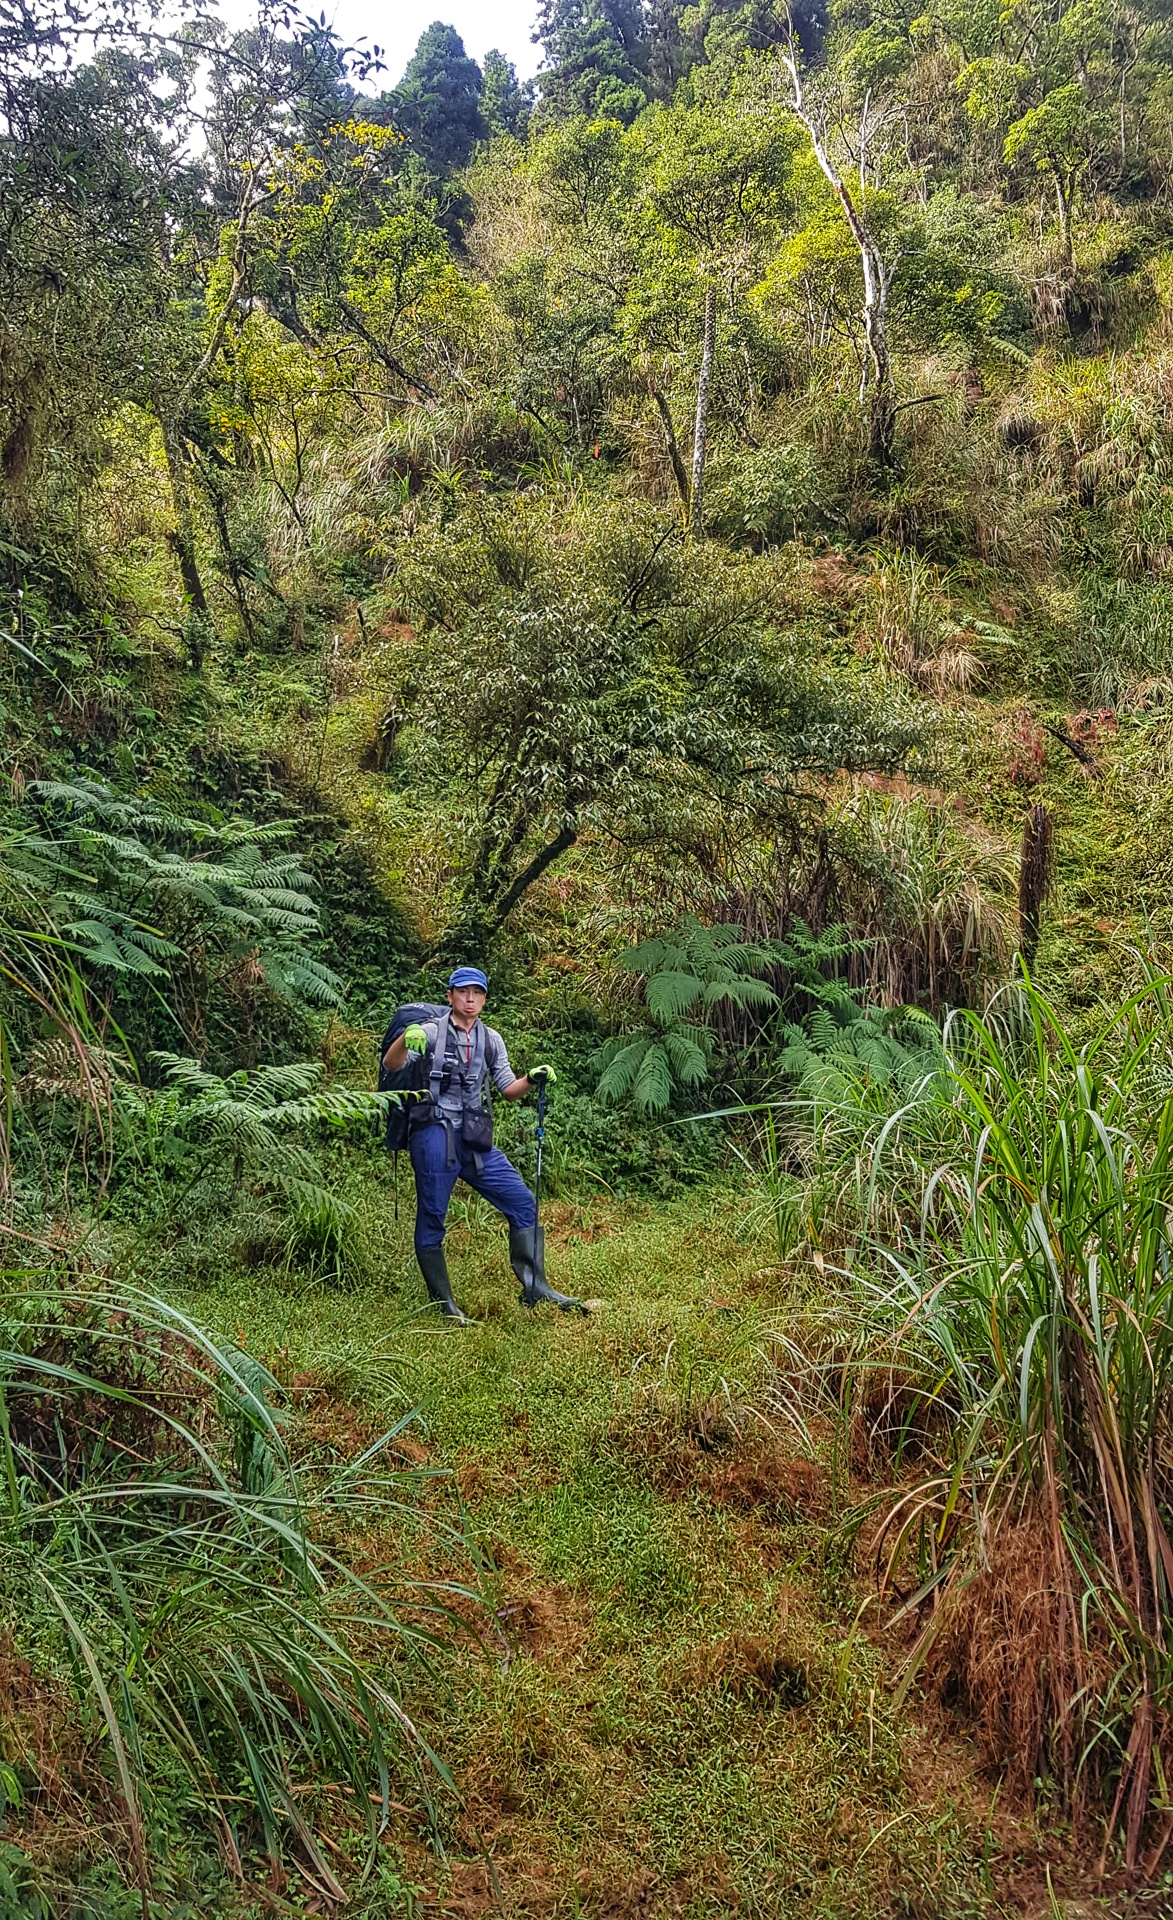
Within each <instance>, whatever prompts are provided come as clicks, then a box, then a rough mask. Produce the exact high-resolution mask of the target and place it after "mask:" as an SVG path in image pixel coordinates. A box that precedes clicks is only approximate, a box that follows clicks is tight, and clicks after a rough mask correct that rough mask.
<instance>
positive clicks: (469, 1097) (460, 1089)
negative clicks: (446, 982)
mask: <svg viewBox="0 0 1173 1920" xmlns="http://www.w3.org/2000/svg"><path fill="white" fill-rule="evenodd" d="M439 1031H440V1023H439V1021H438V1020H425V1022H424V1032H425V1033H426V1034H427V1036H428V1050H427V1053H426V1054H425V1056H424V1076H425V1078H426V1077H427V1075H428V1074H430V1073H431V1071H432V1062H433V1060H434V1059H435V1057H436V1039H437V1036H438V1034H439ZM484 1033H485V1073H486V1074H487V1075H489V1076H490V1077H491V1079H492V1082H493V1085H494V1086H495V1087H496V1089H497V1091H498V1093H504V1091H505V1089H506V1087H511V1086H512V1085H513V1082H514V1081H515V1080H516V1078H517V1075H516V1074H515V1073H514V1071H513V1068H512V1067H511V1066H510V1064H509V1055H508V1054H507V1053H506V1051H505V1042H504V1040H502V1038H501V1035H500V1034H499V1033H498V1032H497V1030H496V1028H495V1027H485V1029H484ZM475 1051H476V1028H475V1027H470V1028H469V1030H468V1032H467V1033H465V1031H464V1029H463V1028H462V1027H458V1026H457V1024H456V1022H455V1020H450V1021H449V1022H448V1053H447V1058H446V1062H445V1064H446V1065H447V1067H448V1070H449V1072H450V1073H451V1076H452V1078H451V1080H450V1081H449V1083H448V1089H447V1091H446V1092H443V1093H441V1095H440V1108H441V1111H442V1112H443V1114H444V1117H445V1119H446V1120H447V1121H448V1123H449V1125H450V1126H452V1127H454V1128H456V1129H459V1128H460V1127H461V1126H462V1125H463V1120H464V1108H465V1104H466V1103H467V1104H468V1105H469V1106H475V1105H477V1103H478V1102H479V1100H480V1096H481V1089H480V1087H474V1086H470V1085H468V1081H467V1075H468V1069H469V1068H470V1067H471V1065H472V1057H473V1054H474V1053H475Z"/></svg>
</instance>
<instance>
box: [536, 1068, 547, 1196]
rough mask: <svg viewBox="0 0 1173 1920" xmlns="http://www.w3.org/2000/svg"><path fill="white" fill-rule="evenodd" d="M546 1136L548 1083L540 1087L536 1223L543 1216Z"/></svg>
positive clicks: (543, 1083)
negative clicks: (543, 1152) (543, 1157)
mask: <svg viewBox="0 0 1173 1920" xmlns="http://www.w3.org/2000/svg"><path fill="white" fill-rule="evenodd" d="M545 1138H546V1083H545V1081H544V1080H543V1081H542V1084H541V1086H540V1087H539V1088H538V1164H537V1166H536V1168H535V1170H534V1225H535V1227H536V1226H537V1224H538V1221H539V1220H540V1219H541V1217H542V1142H543V1141H544V1140H545Z"/></svg>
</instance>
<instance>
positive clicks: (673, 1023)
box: [599, 916, 778, 1113]
mask: <svg viewBox="0 0 1173 1920" xmlns="http://www.w3.org/2000/svg"><path fill="white" fill-rule="evenodd" d="M777 964H778V955H777V951H776V949H775V948H774V947H773V946H769V945H762V944H760V943H755V942H754V941H751V940H747V939H746V937H745V935H744V933H743V932H742V930H741V928H740V927H734V926H717V927H706V926H703V925H702V924H701V922H700V921H699V920H696V919H693V918H692V917H691V916H689V917H686V918H685V919H683V920H682V921H681V922H680V923H679V925H678V926H677V927H675V928H673V929H671V930H670V931H668V932H666V933H662V934H657V935H656V936H655V937H654V938H652V939H649V940H643V941H641V942H640V944H639V945H638V946H637V947H633V948H632V949H631V951H630V952H628V953H625V954H624V955H623V957H622V959H621V961H620V965H621V966H622V967H625V968H627V969H628V970H630V971H631V972H634V973H641V974H643V976H644V980H643V997H644V1005H645V1007H646V1009H647V1020H646V1024H645V1026H644V1029H643V1031H642V1032H641V1033H639V1034H637V1035H634V1036H633V1035H631V1034H626V1035H619V1036H616V1037H615V1038H614V1039H612V1040H609V1041H608V1042H607V1044H606V1046H605V1047H604V1049H603V1053H602V1068H603V1071H602V1075H601V1077H600V1080H599V1093H600V1095H601V1097H602V1098H603V1099H604V1100H611V1101H618V1100H624V1099H630V1100H631V1101H632V1103H633V1105H634V1106H636V1107H637V1108H638V1109H639V1110H640V1111H641V1112H642V1113H664V1112H666V1111H667V1109H668V1108H669V1106H670V1105H671V1103H672V1100H673V1097H674V1095H676V1094H685V1093H688V1092H689V1091H691V1090H692V1089H693V1088H694V1087H698V1086H700V1085H701V1084H702V1082H703V1081H704V1080H705V1079H707V1077H708V1074H709V1070H710V1065H711V1062H712V1054H713V1035H712V1032H711V1030H710V1028H709V1026H708V1025H707V1017H708V1016H709V1015H710V1014H711V1013H712V1012H713V1011H714V1010H715V1009H716V1008H718V1007H720V1006H722V1005H725V1006H732V1007H735V1008H737V1009H738V1010H739V1011H740V1012H745V1011H748V1010H749V1009H751V1008H759V1009H761V1010H762V1011H763V1012H769V1011H771V1010H772V1009H773V1008H775V1007H776V1006H777V1004H778V996H777V994H776V993H775V992H774V991H773V989H772V988H771V987H769V986H767V985H766V983H765V982H764V981H763V980H762V979H761V978H760V976H761V975H762V974H763V973H765V972H766V971H767V970H768V969H769V968H771V967H773V966H776V965H777Z"/></svg>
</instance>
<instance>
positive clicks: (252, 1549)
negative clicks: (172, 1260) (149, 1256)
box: [0, 1275, 465, 1916]
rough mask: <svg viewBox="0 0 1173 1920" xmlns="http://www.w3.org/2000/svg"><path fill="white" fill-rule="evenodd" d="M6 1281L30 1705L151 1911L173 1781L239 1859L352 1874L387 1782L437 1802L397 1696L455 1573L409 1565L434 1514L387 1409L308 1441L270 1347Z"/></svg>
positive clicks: (14, 1583) (89, 1287) (276, 1872)
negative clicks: (72, 1758)
mask: <svg viewBox="0 0 1173 1920" xmlns="http://www.w3.org/2000/svg"><path fill="white" fill-rule="evenodd" d="M6 1288H7V1292H6V1298H5V1304H4V1307H3V1312H2V1316H0V1638H2V1639H3V1641H4V1642H5V1644H6V1645H8V1646H9V1647H11V1649H12V1650H13V1651H14V1653H15V1654H16V1655H17V1657H18V1661H19V1662H21V1663H24V1664H25V1668H26V1670H27V1672H28V1674H29V1689H30V1710H32V1708H33V1707H35V1702H36V1699H37V1698H39V1697H40V1696H42V1695H44V1694H45V1693H46V1691H47V1690H54V1689H55V1690H56V1691H57V1692H58V1693H61V1692H62V1691H64V1693H65V1696H66V1698H67V1700H68V1699H71V1700H72V1706H71V1708H70V1712H71V1715H72V1718H73V1720H74V1723H75V1727H76V1730H77V1740H78V1741H80V1742H81V1746H82V1748H83V1750H84V1752H85V1754H86V1756H88V1757H87V1758H86V1762H85V1766H84V1768H83V1770H82V1775H83V1779H82V1782H81V1783H79V1784H78V1787H77V1792H78V1794H79V1796H80V1797H81V1799H82V1800H83V1801H88V1802H90V1803H91V1808H90V1811H91V1813H92V1814H96V1815H97V1816H98V1817H100V1819H101V1822H102V1825H103V1826H105V1827H106V1828H107V1830H108V1837H109V1840H110V1843H111V1846H112V1849H113V1852H114V1856H115V1860H116V1861H117V1863H118V1865H119V1866H121V1867H123V1868H124V1869H126V1870H127V1871H128V1874H129V1877H130V1878H131V1879H132V1881H133V1882H134V1883H136V1884H137V1887H138V1890H139V1893H140V1896H141V1900H142V1906H143V1913H144V1916H145V1915H146V1913H147V1910H148V1902H149V1900H150V1898H151V1896H152V1892H153V1887H154V1883H155V1881H156V1879H157V1877H158V1875H159V1872H160V1867H161V1862H160V1858H159V1852H158V1849H159V1845H160V1844H161V1842H160V1838H159V1835H160V1832H161V1831H163V1830H165V1821H166V1810H167V1808H168V1806H170V1805H172V1804H174V1802H175V1797H176V1794H177V1793H178V1796H179V1803H180V1804H181V1805H182V1808H183V1812H184V1820H185V1826H186V1828H187V1830H188V1831H189V1832H191V1833H192V1834H196V1833H198V1832H199V1831H200V1830H201V1829H203V1830H204V1831H205V1832H206V1833H207V1834H208V1836H209V1838H211V1837H212V1836H215V1837H216V1838H218V1841H219V1844H220V1848H221V1851H222V1855H223V1858H224V1860H225V1862H226V1865H227V1866H228V1868H229V1870H230V1871H231V1872H232V1873H234V1874H235V1875H236V1876H237V1877H238V1878H240V1879H241V1880H247V1879H249V1878H251V1876H252V1873H253V1872H254V1871H255V1868H256V1866H257V1865H258V1864H259V1863H260V1862H263V1861H265V1860H267V1861H268V1866H269V1877H270V1882H271V1884H272V1885H273V1886H277V1885H279V1884H280V1882H281V1879H282V1878H283V1877H284V1875H285V1874H286V1873H287V1872H293V1873H295V1874H296V1875H298V1876H299V1877H300V1879H301V1880H302V1882H303V1883H304V1884H305V1885H306V1886H307V1887H308V1888H309V1890H310V1891H311V1893H312V1894H313V1895H314V1897H315V1898H317V1899H318V1900H319V1901H324V1902H326V1903H333V1902H337V1901H341V1900H343V1899H344V1898H345V1897H346V1886H345V1880H344V1879H343V1878H340V1870H339V1861H340V1860H344V1861H348V1862H350V1863H353V1864H355V1865H357V1864H358V1863H359V1862H361V1858H362V1853H363V1847H364V1836H365V1846H366V1848H367V1849H368V1859H369V1858H370V1857H371V1854H370V1849H373V1846H374V1842H375V1839H376V1836H377V1833H378V1830H379V1828H380V1825H381V1824H382V1825H385V1824H386V1822H387V1820H388V1818H389V1809H390V1804H391V1800H392V1797H393V1796H394V1797H395V1798H396V1801H397V1803H398V1802H399V1801H401V1800H402V1798H403V1797H404V1796H405V1795H406V1796H408V1797H410V1798H412V1799H413V1800H414V1801H415V1802H416V1803H417V1804H420V1805H422V1806H425V1807H426V1806H427V1805H428V1804H429V1801H430V1793H431V1787H430V1785H429V1782H434V1781H435V1780H436V1779H437V1778H438V1779H441V1780H444V1779H446V1775H445V1773H444V1769H443V1767H442V1765H441V1764H440V1762H439V1761H438V1760H437V1758H436V1756H435V1755H434V1753H432V1751H431V1749H430V1747H429V1745H428V1742H427V1740H426V1738H425V1737H424V1735H423V1733H422V1732H421V1731H420V1729H419V1728H418V1727H417V1726H416V1725H415V1724H414V1722H413V1720H412V1719H411V1718H410V1716H409V1714H408V1712H407V1710H406V1708H405V1706H404V1704H403V1697H402V1696H403V1689H404V1681H405V1676H406V1674H407V1672H408V1670H409V1667H410V1664H411V1662H412V1661H413V1660H415V1659H417V1658H418V1657H420V1656H423V1657H427V1656H428V1655H429V1654H430V1653H431V1652H432V1651H434V1650H436V1649H438V1648H439V1647H441V1646H442V1644H443V1642H444V1640H445V1637H446V1633H445V1625H446V1622H447V1621H448V1620H449V1619H450V1618H451V1617H452V1616H451V1613H450V1610H449V1606H448V1602H449V1599H450V1597H451V1596H452V1595H453V1594H454V1593H455V1592H456V1591H457V1589H455V1588H453V1587H451V1586H448V1585H446V1584H445V1583H444V1582H443V1581H439V1580H437V1581H433V1582H430V1583H429V1582H428V1581H427V1580H426V1579H421V1578H420V1577H418V1576H413V1575H412V1574H411V1573H410V1572H409V1571H408V1569H409V1565H424V1564H426V1551H425V1550H426V1546H427V1542H426V1541H424V1540H423V1539H422V1538H417V1539H416V1540H415V1541H414V1542H413V1540H412V1535H413V1533H415V1534H416V1535H419V1532H420V1529H421V1527H423V1526H424V1525H425V1524H426V1527H427V1529H428V1539H429V1540H431V1541H432V1542H433V1545H434V1544H435V1535H436V1533H437V1530H439V1531H441V1532H443V1531H444V1529H443V1528H442V1527H441V1526H440V1523H439V1522H438V1520H437V1517H436V1516H435V1514H430V1515H429V1514H428V1513H427V1508H428V1506H429V1504H430V1503H429V1502H428V1500H427V1498H426V1490H425V1489H424V1488H423V1487H422V1486H421V1485H420V1484H419V1481H420V1475H419V1474H418V1473H411V1472H396V1471H394V1469H393V1462H392V1463H391V1464H388V1461H389V1456H388V1454H387V1451H386V1447H387V1444H388V1442H389V1441H390V1440H391V1439H392V1438H393V1436H391V1435H386V1436H384V1437H383V1439H382V1440H381V1441H376V1442H375V1443H374V1444H373V1445H372V1446H371V1447H370V1448H368V1449H367V1451H366V1452H365V1453H364V1454H363V1455H362V1457H361V1458H360V1459H359V1460H358V1461H357V1462H350V1463H347V1464H346V1465H344V1466H341V1467H331V1468H329V1469H325V1468H318V1467H316V1466H315V1465H314V1463H313V1462H310V1463H308V1464H307V1465H305V1466H300V1467H299V1465H298V1464H297V1463H296V1461H295V1459H294V1456H293V1452H292V1450H291V1448H290V1446H289V1445H288V1444H287V1440H286V1437H285V1434H284V1432H283V1427H284V1425H285V1419H284V1417H283V1416H282V1415H280V1414H279V1413H277V1412H275V1411H274V1389H275V1385H276V1383H275V1382H274V1381H273V1380H272V1378H271V1377H270V1376H269V1375H268V1374H267V1372H266V1371H265V1369H264V1368H263V1367H261V1366H260V1365H259V1363H257V1362H256V1361H254V1360H251V1359H250V1358H249V1357H248V1356H247V1355H246V1354H244V1353H242V1352H239V1351H235V1350H232V1349H228V1348H224V1347H223V1346H221V1345H220V1344H219V1343H218V1342H216V1341H215V1340H214V1339H213V1338H212V1337H211V1336H210V1335H209V1334H207V1333H206V1332H204V1331H203V1330H202V1329H201V1328H200V1327H199V1326H197V1325H196V1324H195V1323H194V1322H193V1321H191V1320H190V1319H188V1318H187V1317H186V1316H185V1315H184V1314H182V1313H181V1312H179V1311H177V1310H176V1309H174V1308H172V1307H169V1306H167V1305H165V1304H164V1303H162V1302H161V1301H159V1300H157V1299H155V1298H153V1297H151V1296H150V1295H148V1294H146V1293H143V1292H139V1291H135V1290H130V1289H114V1288H111V1287H109V1286H107V1285H106V1284H105V1283H104V1282H101V1281H92V1282H88V1283H87V1282H81V1283H79V1282H75V1281H72V1280H69V1279H62V1280H56V1279H54V1278H52V1277H49V1278H44V1277H40V1276H31V1277H29V1276H25V1277H24V1278H23V1279H22V1277H21V1276H19V1275H9V1276H7V1277H6ZM462 1538H463V1537H462V1535H460V1534H459V1533H454V1534H452V1537H451V1538H450V1539H449V1540H447V1541H446V1542H442V1543H441V1550H442V1551H443V1553H444V1555H445V1558H446V1559H450V1558H451V1555H452V1549H453V1546H454V1545H455V1547H456V1548H457V1549H459V1548H460V1546H461V1545H462ZM413 1548H414V1551H413ZM360 1556H361V1560H362V1564H363V1565H364V1567H365V1568H368V1569H370V1568H374V1569H375V1570H374V1571H367V1572H365V1573H364V1574H363V1575H362V1576H361V1577H360V1575H359V1574H358V1573H357V1572H356V1570H355V1564H354V1562H355V1559H356V1558H358V1557H360ZM460 1591H461V1592H462V1593H463V1592H464V1591H465V1590H464V1589H461V1590H460ZM18 1722H19V1714H18V1715H17V1723H14V1726H12V1727H9V1728H8V1730H7V1732H8V1737H7V1739H6V1751H7V1748H9V1747H11V1745H12V1741H13V1739H15V1740H16V1742H17V1745H18V1746H19V1743H20V1736H19V1724H18ZM8 1757H9V1758H10V1759H11V1758H13V1757H14V1756H13V1754H12V1753H8ZM16 1758H17V1760H18V1764H19V1765H20V1766H22V1767H23V1771H24V1773H25V1774H27V1773H28V1771H29V1766H32V1768H33V1772H35V1765H34V1763H33V1762H32V1761H31V1760H30V1761H29V1763H28V1765H27V1766H26V1765H24V1763H23V1762H20V1760H19V1755H17V1756H16ZM24 1785H25V1787H27V1789H28V1792H29V1793H30V1794H31V1795H32V1797H33V1800H34V1801H35V1799H36V1795H37V1793H38V1792H39V1791H40V1787H39V1783H38V1782H37V1781H36V1779H35V1778H31V1777H29V1778H27V1779H25V1780H24ZM160 1818H162V1819H163V1821H164V1829H160V1828H159V1820H160ZM331 1836H333V1838H331ZM15 1837H16V1838H17V1839H19V1838H20V1837H21V1834H20V1831H19V1830H18V1832H17V1833H16V1835H15ZM339 1838H342V1839H343V1840H345V1841H348V1842H349V1845H348V1846H347V1848H346V1850H345V1851H341V1850H340V1849H339V1847H338V1845H337V1841H338V1839H339Z"/></svg>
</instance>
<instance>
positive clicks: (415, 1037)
mask: <svg viewBox="0 0 1173 1920" xmlns="http://www.w3.org/2000/svg"><path fill="white" fill-rule="evenodd" d="M403 1044H404V1046H405V1047H406V1048H407V1051H408V1052H409V1053H426V1052H427V1050H428V1036H427V1034H426V1033H425V1032H424V1030H423V1028H422V1027H417V1026H410V1027H405V1028H404V1029H403Z"/></svg>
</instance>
